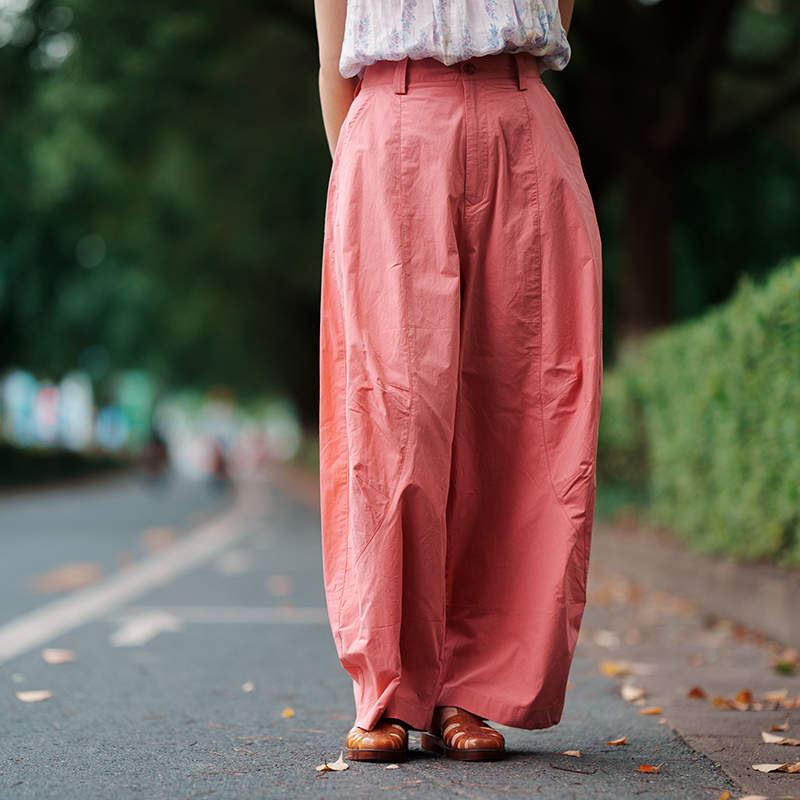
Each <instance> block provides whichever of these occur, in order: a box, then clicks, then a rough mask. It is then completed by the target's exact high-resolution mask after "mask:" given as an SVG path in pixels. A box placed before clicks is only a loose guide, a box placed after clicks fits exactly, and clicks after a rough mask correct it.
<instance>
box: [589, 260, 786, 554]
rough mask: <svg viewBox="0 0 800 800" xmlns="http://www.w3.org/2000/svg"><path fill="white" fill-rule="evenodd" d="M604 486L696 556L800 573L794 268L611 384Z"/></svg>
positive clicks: (648, 347) (659, 345) (633, 361)
mask: <svg viewBox="0 0 800 800" xmlns="http://www.w3.org/2000/svg"><path fill="white" fill-rule="evenodd" d="M605 387H606V388H605V393H604V407H603V414H602V417H601V423H600V427H601V436H600V456H599V459H598V470H599V474H600V478H601V480H606V481H609V480H610V481H612V482H617V483H625V484H628V485H631V484H632V482H633V484H636V482H639V484H641V483H642V482H644V484H645V485H646V488H647V491H648V495H649V499H650V508H651V514H652V517H653V520H654V522H656V523H657V524H661V525H665V526H668V527H670V528H671V529H673V530H674V531H676V532H678V533H680V534H681V535H683V536H684V537H685V538H686V540H687V541H688V543H689V544H690V545H691V546H693V547H694V548H695V549H696V550H699V551H701V552H707V553H722V554H726V555H729V556H731V557H733V558H736V559H748V560H752V559H759V558H773V559H778V560H780V561H782V562H784V563H786V564H791V565H800V261H798V262H796V263H793V264H790V265H788V266H786V267H783V268H781V269H779V270H778V271H776V272H775V273H773V275H772V276H771V277H770V279H769V281H768V282H767V283H766V284H765V285H764V286H761V287H755V286H753V285H752V284H751V283H749V282H745V283H743V284H742V286H741V287H740V289H739V291H738V292H737V294H736V295H735V296H734V297H733V298H732V299H731V300H730V301H729V302H728V303H726V304H725V305H723V306H721V307H720V308H718V309H715V310H713V311H712V312H710V313H709V314H707V315H706V316H704V317H703V318H701V319H700V320H697V321H694V322H691V323H688V324H683V325H680V326H676V327H675V328H672V329H670V330H668V331H665V332H663V333H660V334H657V335H655V336H654V337H653V338H652V339H650V340H649V341H648V342H647V343H646V344H645V345H644V346H643V347H642V348H641V349H640V350H639V351H638V352H637V353H636V355H635V356H632V357H629V358H628V359H626V360H624V362H623V363H622V364H621V365H620V366H619V367H618V368H616V369H615V370H612V371H610V372H609V374H608V375H607V377H606V383H605Z"/></svg>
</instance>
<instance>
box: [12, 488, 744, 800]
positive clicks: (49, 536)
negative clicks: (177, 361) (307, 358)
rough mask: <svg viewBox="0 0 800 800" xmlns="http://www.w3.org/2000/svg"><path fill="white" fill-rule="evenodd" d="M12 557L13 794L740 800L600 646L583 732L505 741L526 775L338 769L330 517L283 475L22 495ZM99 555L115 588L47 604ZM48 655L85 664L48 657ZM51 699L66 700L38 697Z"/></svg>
mask: <svg viewBox="0 0 800 800" xmlns="http://www.w3.org/2000/svg"><path fill="white" fill-rule="evenodd" d="M152 529H156V530H161V531H162V532H163V530H164V529H173V530H174V531H175V532H176V535H177V539H176V542H175V544H174V545H173V546H172V547H171V548H167V549H165V550H161V551H157V552H149V551H150V550H154V549H157V548H153V546H152V545H153V535H152V533H151V534H149V535H148V534H147V533H146V531H148V530H151V531H152ZM156 541H158V537H156ZM148 542H149V545H148V544H147V543H148ZM0 548H1V552H2V554H3V555H2V559H1V560H0V622H1V623H2V627H0V678H2V682H3V684H4V685H5V686H6V687H7V691H6V692H3V693H2V694H0V726H1V728H0V798H2V800H23V798H24V799H26V800H33V799H34V798H35V799H36V800H45V799H46V798H52V799H53V800H71V798H75V800H78V799H80V800H93V799H94V798H111V799H113V800H128V798H144V797H146V798H154V799H155V800H157V799H158V798H179V799H180V800H184V799H185V798H200V797H210V798H214V799H215V800H216V798H231V799H233V798H236V800H242V799H243V798H250V797H252V798H282V797H292V798H293V797H299V798H367V797H369V798H375V797H387V798H405V797H426V798H427V797H430V798H449V797H454V798H456V797H457V798H475V799H476V800H477V799H478V798H481V799H483V798H490V799H493V798H508V797H510V796H521V797H526V796H538V797H543V798H553V799H554V800H561V798H617V799H619V798H641V797H645V798H646V797H654V798H655V797H658V798H668V799H669V798H687V800H688V799H689V798H692V800H694V799H696V798H709V800H711V799H712V798H714V799H716V798H719V797H720V795H721V794H722V793H723V792H724V791H726V790H728V791H730V793H731V797H737V796H740V794H741V792H738V791H737V790H736V788H735V786H734V784H732V783H731V782H730V781H729V779H728V778H726V777H725V775H724V774H723V773H722V772H721V771H720V770H719V768H718V767H717V766H715V764H714V763H713V762H712V761H711V760H709V759H708V758H706V757H705V756H703V755H701V754H699V753H697V752H695V751H694V750H692V749H691V748H690V747H688V746H687V745H686V744H685V743H684V742H683V741H682V740H681V739H680V738H678V737H677V736H676V735H675V734H674V732H673V731H672V730H671V729H670V728H669V727H668V726H667V725H665V724H659V720H658V718H657V717H645V716H640V715H639V714H638V713H636V712H635V711H634V710H633V709H632V708H631V707H630V706H628V705H627V704H626V703H625V702H624V701H623V700H622V699H621V698H620V697H619V691H618V688H617V687H616V686H615V685H614V683H613V682H611V681H609V680H608V679H607V678H604V677H603V676H601V675H600V674H599V672H598V669H597V663H596V661H595V660H593V659H592V658H589V657H584V656H582V655H581V652H580V651H579V654H578V657H577V659H576V662H575V664H574V667H573V672H572V681H573V683H574V688H573V690H571V691H570V692H569V693H568V701H567V708H566V711H565V715H564V720H563V722H562V723H561V724H560V725H559V726H557V727H555V728H553V729H550V730H548V731H538V732H530V731H512V730H506V731H504V733H505V734H506V737H507V742H508V748H509V758H508V759H507V760H506V761H503V762H499V763H493V764H461V763H456V762H450V761H447V760H443V759H440V758H438V757H435V756H430V755H427V754H423V753H422V752H420V751H419V747H418V736H415V737H413V738H412V747H413V748H414V752H413V754H412V757H411V758H410V760H409V761H408V762H407V763H406V764H403V765H401V766H400V767H399V768H398V769H393V770H386V769H384V767H383V766H381V765H372V764H356V763H352V764H351V765H350V768H349V769H348V770H347V771H346V772H327V773H319V772H317V771H316V770H315V769H314V767H315V766H316V765H319V764H321V763H323V761H325V760H327V761H334V760H335V759H336V758H338V756H339V753H340V751H341V750H342V748H343V741H344V735H345V733H346V732H347V730H348V729H349V727H350V725H351V724H352V717H353V700H352V691H351V687H350V683H349V679H348V678H347V676H346V675H345V673H344V672H343V671H342V669H341V668H340V666H339V664H338V661H337V658H336V653H335V650H334V646H333V641H332V638H331V635H330V631H329V629H328V627H327V624H326V619H325V613H324V594H323V588H322V574H321V558H320V552H319V517H318V512H317V511H316V509H315V508H314V506H313V503H309V502H303V501H302V500H298V499H297V498H296V497H293V496H292V494H291V492H287V491H286V489H285V484H283V483H279V482H276V481H274V480H268V481H264V482H260V483H250V484H248V485H246V486H244V487H241V489H240V491H239V492H238V494H237V497H236V500H235V501H233V500H231V501H226V500H225V499H224V498H222V497H220V496H219V495H215V494H211V493H209V492H208V490H207V488H206V487H202V486H199V485H197V484H181V483H175V484H173V485H172V486H171V487H167V488H166V489H165V490H164V491H162V492H160V493H159V494H153V493H151V492H150V491H148V490H146V489H145V488H143V487H142V486H141V485H138V484H136V483H135V482H134V481H132V480H128V479H125V480H121V481H112V482H108V483H104V484H97V485H93V486H84V487H73V488H70V489H68V490H53V491H48V492H44V493H42V492H39V493H30V494H26V495H21V496H17V497H13V498H8V497H6V498H4V499H3V500H2V501H0ZM120 554H127V555H124V556H121V555H120ZM85 562H91V563H97V564H98V565H99V566H100V568H101V570H102V573H103V576H104V577H103V579H102V581H101V582H100V583H99V584H96V585H94V586H88V587H86V588H83V589H77V590H75V591H73V592H69V593H62V594H60V595H55V596H52V595H46V594H42V593H40V592H35V591H33V590H32V587H35V586H36V583H35V580H34V579H35V577H36V576H37V575H41V574H43V573H47V572H50V571H52V570H54V569H55V568H57V567H59V566H61V565H64V564H68V563H85ZM118 566H122V567H124V570H123V571H122V572H119V570H118V569H117V567H118ZM48 626H50V627H48ZM51 634H52V635H51ZM37 637H38V638H37ZM48 637H49V638H48ZM43 646H47V647H51V648H52V647H57V648H68V649H71V650H73V651H74V652H75V654H76V660H75V661H74V662H73V663H68V664H62V665H50V664H47V663H46V662H45V661H44V659H43V657H42V655H41V651H42V647H43ZM4 648H5V649H4ZM3 653H5V655H3ZM30 690H49V691H50V692H52V696H51V697H49V698H48V699H45V700H43V701H41V702H35V703H26V702H23V701H22V700H20V699H19V697H18V696H17V693H18V692H24V691H30ZM623 735H626V736H627V737H628V744H626V745H625V746H621V747H615V746H610V745H608V744H606V742H607V741H609V740H611V739H615V738H617V737H619V736H623ZM566 750H579V751H580V753H581V756H580V757H579V758H578V757H572V756H567V755H563V752H564V751H566ZM643 764H651V765H659V764H663V766H662V767H661V770H660V772H659V773H658V774H647V773H643V772H641V771H639V767H640V766H641V765H643Z"/></svg>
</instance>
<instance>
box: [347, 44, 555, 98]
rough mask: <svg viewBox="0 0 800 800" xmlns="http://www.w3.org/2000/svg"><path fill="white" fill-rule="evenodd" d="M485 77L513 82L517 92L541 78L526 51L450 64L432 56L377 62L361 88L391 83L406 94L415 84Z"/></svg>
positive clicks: (368, 69) (398, 91)
mask: <svg viewBox="0 0 800 800" xmlns="http://www.w3.org/2000/svg"><path fill="white" fill-rule="evenodd" d="M488 80H491V81H493V82H503V81H513V82H514V83H515V84H516V86H517V88H518V89H519V91H521V92H524V91H525V90H526V89H527V88H528V84H529V83H530V81H539V80H541V78H540V76H539V64H538V61H537V59H536V57H535V56H532V55H530V54H529V53H499V54H498V55H493V56H481V57H478V58H471V59H469V60H468V61H459V62H458V63H457V64H453V65H451V66H447V65H446V64H443V63H442V62H441V61H437V60H436V59H435V58H423V59H420V60H411V59H408V58H404V59H402V60H401V61H378V62H377V63H375V64H371V65H370V66H368V67H367V68H366V69H365V70H364V77H363V78H362V88H369V87H370V86H378V85H386V84H390V85H392V86H393V87H394V91H395V94H406V93H407V92H408V90H409V87H411V86H414V85H415V84H422V83H446V82H452V83H457V82H460V81H488Z"/></svg>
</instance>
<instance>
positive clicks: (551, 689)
mask: <svg viewBox="0 0 800 800" xmlns="http://www.w3.org/2000/svg"><path fill="white" fill-rule="evenodd" d="M600 270H601V257H600V239H599V235H598V231H597V224H596V220H595V215H594V209H593V206H592V202H591V198H590V196H589V192H588V189H587V187H586V183H585V180H584V177H583V172H582V169H581V165H580V160H579V157H578V153H577V149H576V147H575V143H574V141H573V139H572V137H571V135H570V133H569V130H568V129H567V126H566V124H565V122H564V120H563V118H562V116H561V114H560V112H559V110H558V107H557V106H556V104H555V102H554V101H553V99H552V97H551V96H550V94H549V92H548V91H547V89H546V88H545V87H544V85H543V84H542V82H541V79H540V77H539V72H538V69H537V65H536V61H535V59H533V58H532V57H529V56H512V55H507V54H503V55H498V56H489V57H485V58H480V59H473V60H472V61H470V62H464V63H461V64H457V65H454V66H452V67H446V66H444V65H443V64H441V63H439V62H438V61H435V60H433V59H426V60H423V61H408V60H406V61H401V62H380V63H378V64H375V65H374V66H371V67H367V69H366V72H365V75H364V79H363V81H362V84H361V87H360V91H359V92H358V94H357V97H356V99H355V101H354V103H353V106H352V107H351V109H350V112H349V114H348V117H347V119H346V121H345V124H344V127H343V129H342V133H341V137H340V142H339V145H338V147H337V152H336V156H335V158H334V166H333V172H332V175H331V180H330V187H329V195H328V208H327V217H326V234H325V250H324V264H323V290H322V335H321V404H320V451H321V485H322V518H323V519H322V526H323V531H322V532H323V554H324V568H325V585H326V593H327V600H328V610H329V615H330V621H331V627H332V630H333V634H334V639H335V642H336V647H337V650H338V653H339V657H340V659H341V662H342V665H343V666H344V668H345V669H346V670H347V671H348V673H349V674H350V675H351V676H352V678H353V682H354V689H355V700H356V724H357V725H359V726H360V727H362V728H366V729H370V728H372V727H373V725H374V724H375V723H376V722H377V720H378V719H379V718H380V717H381V715H386V716H389V717H395V718H399V719H402V720H404V721H405V722H407V723H408V724H409V725H410V726H411V727H413V728H418V729H424V728H426V727H427V726H429V724H430V722H431V718H432V714H433V709H434V707H436V706H438V705H453V706H458V707H461V708H465V709H467V710H468V711H471V712H472V713H474V714H477V715H479V716H482V717H485V718H487V719H489V720H493V721H495V722H499V723H502V724H506V725H510V726H515V727H521V728H528V729H532V728H544V727H548V726H550V725H554V724H555V723H557V722H558V721H559V719H560V716H561V712H562V707H563V703H564V694H565V690H566V683H567V676H568V672H569V666H570V662H571V659H572V655H573V652H574V647H575V642H576V639H577V634H578V629H579V626H580V621H581V616H582V614H583V607H584V602H585V588H586V573H587V568H588V556H589V542H590V535H591V525H592V515H593V505H594V483H595V478H594V470H595V455H596V442H597V424H598V417H599V404H600V383H601V341H600V340H601V321H600V320H601V275H600Z"/></svg>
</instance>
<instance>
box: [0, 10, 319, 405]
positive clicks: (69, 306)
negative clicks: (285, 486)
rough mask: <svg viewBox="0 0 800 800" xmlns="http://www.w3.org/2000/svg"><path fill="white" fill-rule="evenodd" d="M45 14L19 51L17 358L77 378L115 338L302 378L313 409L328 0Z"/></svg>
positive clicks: (249, 373)
mask: <svg viewBox="0 0 800 800" xmlns="http://www.w3.org/2000/svg"><path fill="white" fill-rule="evenodd" d="M59 13H60V14H61V17H60V18H59ZM48 15H49V16H48ZM25 17H26V18H27V20H29V21H30V22H31V23H33V24H35V26H36V36H35V37H34V38H33V39H32V40H31V42H30V44H28V45H27V46H19V45H17V46H13V45H9V46H8V47H5V48H3V49H2V50H0V58H2V59H3V61H4V62H5V63H3V64H0V71H3V74H11V73H6V72H5V69H6V67H7V66H11V67H12V68H13V70H14V71H15V73H14V74H15V75H16V77H15V78H13V79H11V78H9V79H8V81H7V88H6V91H7V94H8V95H12V96H13V95H14V93H16V95H18V98H17V103H16V106H15V108H14V111H13V113H12V114H7V115H6V116H5V118H4V120H3V121H2V122H1V123H0V148H2V153H3V156H4V157H3V158H2V163H1V164H0V169H1V170H3V173H4V174H3V175H2V178H3V180H2V182H1V183H0V236H1V237H2V238H1V239H0V254H1V255H0V258H2V270H3V272H2V275H3V294H2V299H0V303H2V306H0V308H1V309H2V325H3V337H2V338H3V350H2V356H1V357H2V360H3V362H4V363H5V364H9V363H12V362H15V363H21V364H24V365H33V366H35V367H37V368H38V369H39V370H40V371H43V372H51V373H55V374H59V373H60V372H63V371H64V370H66V369H68V368H70V367H73V366H74V365H75V364H76V363H77V362H78V359H79V357H80V354H81V352H83V351H84V349H85V348H86V347H87V346H90V345H93V344H96V343H102V344H103V345H104V346H105V347H106V348H107V349H108V350H109V352H110V354H111V359H112V364H113V366H115V367H132V366H145V367H148V368H150V369H151V370H153V371H155V372H156V373H157V374H160V375H162V376H164V377H165V378H168V379H169V380H170V381H172V382H174V383H178V384H182V383H185V384H194V385H201V386H202V385H209V384H210V383H213V382H223V383H227V384H229V385H231V386H233V387H234V388H236V389H237V390H239V391H240V392H243V393H245V394H248V393H249V394H260V393H263V392H264V391H265V390H270V389H272V390H275V389H278V390H284V391H289V392H290V393H292V394H293V395H295V396H296V397H297V398H298V399H299V400H301V401H303V400H305V402H306V405H307V413H308V414H309V415H313V413H314V412H313V408H314V407H315V406H316V393H317V392H316V384H315V377H316V371H317V370H316V349H317V345H316V342H317V331H318V322H317V320H318V310H317V309H318V273H319V253H320V243H321V225H322V212H323V207H324V196H325V182H326V177H327V176H326V173H327V170H328V168H329V160H328V155H327V152H326V147H325V142H324V136H323V134H322V131H321V126H320V124H319V119H318V116H319V114H318V106H317V99H316V64H317V62H316V46H315V39H314V34H313V18H312V17H311V14H310V11H309V9H308V8H307V7H298V8H294V7H292V6H290V5H287V6H285V7H280V6H279V5H277V4H275V5H270V6H269V7H266V6H265V5H264V4H262V3H257V2H248V1H247V0H237V1H236V2H231V3H226V4H220V3H216V2H211V1H210V0H205V2H203V0H200V2H184V1H181V0H159V2H154V0H138V2H136V3H127V2H119V1H118V0H105V1H104V2H102V3H100V2H97V1H96V0H73V2H71V3H70V5H69V8H68V9H67V8H65V7H63V6H58V5H48V4H44V3H41V4H38V5H36V6H35V7H34V8H32V9H30V10H29V12H28V14H27V15H25ZM48 20H49V22H48ZM49 23H52V24H55V29H51V28H49V27H48V24H49ZM65 23H66V24H65ZM65 35H66V37H71V39H70V38H66V39H64V37H65ZM54 37H62V41H61V49H60V50H59V47H58V44H59V39H58V38H56V39H55V40H54ZM70 47H74V48H75V49H74V52H73V53H71V54H69V55H67V56H66V57H64V58H62V57H61V56H62V55H63V53H64V51H65V50H69V49H70ZM53 56H55V57H53ZM12 99H13V98H12ZM4 105H5V106H6V107H8V102H7V101H6V102H4ZM87 236H88V237H89V238H88V240H87V239H86V237H87ZM87 242H88V245H91V244H92V242H94V245H95V247H94V249H95V251H96V252H95V253H92V252H91V249H92V248H91V246H89V247H88V250H89V252H88V253H86V252H84V253H83V257H82V255H81V248H82V243H83V250H84V251H86V250H87ZM103 251H104V252H103ZM0 366H2V364H0Z"/></svg>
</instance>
